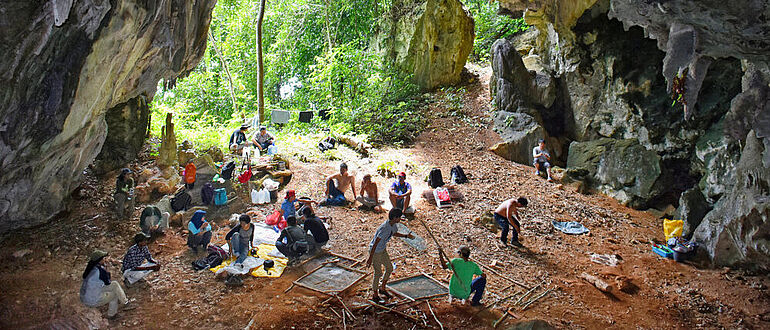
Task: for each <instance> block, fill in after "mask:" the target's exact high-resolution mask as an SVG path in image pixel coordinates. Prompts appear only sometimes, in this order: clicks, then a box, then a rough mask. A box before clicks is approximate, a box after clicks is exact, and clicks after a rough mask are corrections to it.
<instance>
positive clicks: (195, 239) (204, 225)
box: [187, 210, 211, 253]
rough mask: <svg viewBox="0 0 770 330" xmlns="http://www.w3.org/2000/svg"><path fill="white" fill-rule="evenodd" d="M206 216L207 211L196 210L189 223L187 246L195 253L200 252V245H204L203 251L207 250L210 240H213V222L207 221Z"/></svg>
mask: <svg viewBox="0 0 770 330" xmlns="http://www.w3.org/2000/svg"><path fill="white" fill-rule="evenodd" d="M205 217H206V211H203V210H198V211H195V214H193V216H192V219H190V222H189V223H188V224H187V229H189V230H190V235H187V246H189V247H190V248H191V249H192V250H193V252H195V253H198V247H203V251H206V248H208V247H209V242H211V224H209V223H208V222H207V221H206V219H205Z"/></svg>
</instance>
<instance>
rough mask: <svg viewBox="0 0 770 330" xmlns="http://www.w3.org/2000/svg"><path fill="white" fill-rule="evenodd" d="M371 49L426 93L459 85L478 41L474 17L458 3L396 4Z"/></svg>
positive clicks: (448, 0) (431, 0) (441, 0)
mask: <svg viewBox="0 0 770 330" xmlns="http://www.w3.org/2000/svg"><path fill="white" fill-rule="evenodd" d="M392 6H394V8H395V9H394V10H395V11H398V14H397V15H394V16H391V17H388V19H386V20H384V23H383V24H382V25H381V26H380V27H379V30H380V32H379V33H378V34H377V35H376V36H375V37H374V38H373V40H372V42H371V43H372V48H373V49H375V50H376V51H379V52H381V53H383V54H384V55H385V57H386V59H387V61H390V62H392V63H395V64H396V65H398V66H399V67H401V68H402V70H403V71H404V72H406V73H408V74H411V75H412V77H413V80H414V82H415V83H416V84H417V85H418V86H420V88H422V89H423V90H430V89H434V88H436V87H438V86H442V85H454V84H457V83H458V82H460V73H461V72H462V70H463V67H465V62H466V61H467V60H468V55H470V52H471V49H472V48H473V40H474V37H475V32H474V22H473V17H471V15H470V13H469V12H468V10H467V9H466V8H465V7H464V6H463V4H462V2H460V1H459V0H427V1H422V0H415V1H409V0H406V1H401V3H398V4H396V3H394V4H393V5H392Z"/></svg>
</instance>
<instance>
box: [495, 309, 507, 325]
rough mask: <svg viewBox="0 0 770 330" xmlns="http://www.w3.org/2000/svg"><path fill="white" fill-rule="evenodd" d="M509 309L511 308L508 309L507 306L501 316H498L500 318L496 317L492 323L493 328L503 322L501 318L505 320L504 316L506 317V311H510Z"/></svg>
mask: <svg viewBox="0 0 770 330" xmlns="http://www.w3.org/2000/svg"><path fill="white" fill-rule="evenodd" d="M510 310H511V309H510V308H508V309H507V310H506V311H505V313H503V316H500V318H499V319H497V321H495V323H494V324H492V327H493V328H497V326H498V325H500V323H503V320H505V318H506V317H508V311H510Z"/></svg>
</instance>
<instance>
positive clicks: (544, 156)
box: [532, 139, 553, 181]
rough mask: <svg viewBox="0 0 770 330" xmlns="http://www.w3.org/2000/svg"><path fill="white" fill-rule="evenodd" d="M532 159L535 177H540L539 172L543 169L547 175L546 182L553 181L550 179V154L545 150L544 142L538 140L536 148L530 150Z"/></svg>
mask: <svg viewBox="0 0 770 330" xmlns="http://www.w3.org/2000/svg"><path fill="white" fill-rule="evenodd" d="M532 158H533V161H532V165H534V166H535V175H540V171H542V170H543V168H545V172H546V173H547V174H548V181H553V179H551V163H550V160H551V154H550V153H548V149H546V148H545V140H543V139H540V140H539V141H538V143H537V147H534V148H533V149H532Z"/></svg>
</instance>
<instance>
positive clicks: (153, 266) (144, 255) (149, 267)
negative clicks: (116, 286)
mask: <svg viewBox="0 0 770 330" xmlns="http://www.w3.org/2000/svg"><path fill="white" fill-rule="evenodd" d="M149 238H150V236H149V235H145V234H144V233H138V234H136V235H134V245H131V247H130V248H128V251H126V255H125V256H123V268H121V270H120V271H122V272H123V283H124V284H125V285H126V286H127V287H130V286H131V285H133V284H134V283H136V282H137V281H139V280H141V279H143V278H144V277H145V276H147V275H149V274H150V273H152V272H153V271H159V270H160V264H159V263H158V262H157V261H155V260H154V259H152V255H151V254H150V249H148V248H147V240H148V239H149ZM145 261H146V262H145Z"/></svg>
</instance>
